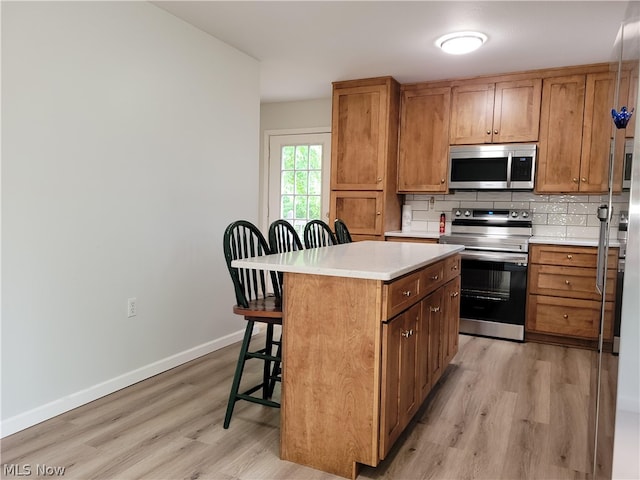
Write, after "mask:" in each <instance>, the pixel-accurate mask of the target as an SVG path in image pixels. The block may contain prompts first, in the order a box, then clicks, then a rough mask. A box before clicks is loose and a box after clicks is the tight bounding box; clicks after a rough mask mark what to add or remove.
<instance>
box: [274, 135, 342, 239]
mask: <svg viewBox="0 0 640 480" xmlns="http://www.w3.org/2000/svg"><path fill="white" fill-rule="evenodd" d="M330 165H331V134H330V133H313V134H293V135H270V136H269V208H268V214H267V222H268V224H269V225H270V224H271V223H272V222H273V221H275V220H278V219H280V218H284V219H285V220H287V221H288V222H289V223H291V224H292V225H293V226H294V228H295V229H296V230H297V231H298V234H299V235H300V237H301V238H302V235H303V231H304V226H305V225H306V224H307V222H308V221H309V220H314V219H320V220H324V221H325V222H326V221H327V220H328V218H329V193H330V189H329V188H330V176H329V173H330V172H329V171H330Z"/></svg>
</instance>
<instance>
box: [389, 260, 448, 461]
mask: <svg viewBox="0 0 640 480" xmlns="http://www.w3.org/2000/svg"><path fill="white" fill-rule="evenodd" d="M440 264H441V265H442V266H441V267H440V269H439V270H440V273H439V274H438V275H440V277H439V279H438V280H433V281H435V282H439V281H440V282H441V281H442V279H443V278H444V279H445V280H446V277H444V276H443V271H444V268H443V267H444V266H445V264H446V262H440ZM433 270H434V268H433V267H432V268H431V271H430V272H429V269H427V270H426V271H427V275H423V276H422V278H423V279H424V278H433V277H434V275H433ZM456 275H457V274H456ZM423 283H424V280H423ZM459 321H460V277H459V276H455V277H454V278H453V280H449V282H448V283H446V284H445V285H443V286H442V287H440V288H438V289H437V290H435V291H432V293H430V294H428V295H427V296H426V297H424V298H423V299H422V300H421V301H420V302H419V303H417V304H415V305H413V306H412V307H411V308H409V309H408V310H406V311H405V312H404V313H401V314H400V315H398V316H397V317H394V318H393V319H392V320H390V321H389V322H387V323H385V324H384V325H383V330H382V331H383V342H382V365H383V373H382V374H383V379H382V386H383V390H382V405H383V408H384V411H383V417H382V421H381V425H382V430H381V437H380V458H381V459H383V458H385V457H386V455H387V453H389V450H390V448H391V447H392V446H393V444H394V442H395V441H396V440H397V439H398V437H399V436H400V434H401V433H402V431H403V430H404V429H405V427H406V426H407V425H408V424H409V422H410V421H411V419H412V418H413V416H414V415H415V413H416V411H417V410H418V408H419V407H420V405H421V404H422V402H423V401H424V400H425V399H426V398H427V395H428V394H429V392H430V391H431V388H432V387H433V386H434V385H435V384H436V383H437V382H438V380H439V379H440V377H441V376H442V372H443V371H444V369H445V368H446V366H447V365H448V364H449V362H450V361H451V359H452V358H453V357H454V356H455V354H456V353H457V352H458V333H459Z"/></svg>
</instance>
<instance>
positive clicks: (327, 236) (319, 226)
mask: <svg viewBox="0 0 640 480" xmlns="http://www.w3.org/2000/svg"><path fill="white" fill-rule="evenodd" d="M337 244H338V241H337V240H336V237H335V235H334V234H333V232H332V231H331V229H330V228H329V225H327V224H326V223H325V222H323V221H322V220H311V221H310V222H308V223H307V224H306V225H305V226H304V246H305V248H316V247H327V246H329V245H337Z"/></svg>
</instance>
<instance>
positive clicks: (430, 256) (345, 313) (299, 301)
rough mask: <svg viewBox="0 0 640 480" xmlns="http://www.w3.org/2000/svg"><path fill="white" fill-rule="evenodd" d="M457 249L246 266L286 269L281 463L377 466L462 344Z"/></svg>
mask: <svg viewBox="0 0 640 480" xmlns="http://www.w3.org/2000/svg"><path fill="white" fill-rule="evenodd" d="M462 250H463V247H462V246H458V245H429V244H418V243H402V242H377V241H364V242H356V243H350V244H344V245H334V246H331V247H322V248H315V249H309V250H302V251H298V252H289V253H283V254H277V255H268V256H263V257H254V258H251V259H245V260H235V261H234V262H233V263H232V265H233V266H235V267H245V268H247V267H250V268H260V269H265V270H276V271H281V272H285V275H284V292H283V311H284V319H283V351H282V359H283V360H282V363H283V380H282V416H281V435H280V456H281V458H282V459H283V460H289V461H292V462H295V463H299V464H303V465H308V466H311V467H313V468H317V469H319V470H324V471H326V472H330V473H333V474H336V475H340V476H342V477H346V478H355V477H356V476H357V474H358V465H359V464H366V465H371V466H374V467H375V466H376V465H377V464H378V463H379V461H380V460H382V459H384V458H385V456H386V455H387V453H388V452H389V450H390V448H391V446H392V445H393V443H394V442H395V441H396V439H397V438H398V436H399V435H400V433H402V431H403V430H404V428H405V427H406V426H407V424H408V423H409V421H410V420H411V418H412V417H413V416H414V414H415V413H416V412H417V410H418V408H419V407H420V405H421V404H422V403H423V401H424V399H425V398H426V396H427V394H428V393H429V391H430V389H431V387H432V386H433V385H435V383H436V382H437V381H438V379H439V378H440V375H441V374H442V371H443V370H444V368H445V367H446V365H447V364H448V363H449V361H450V360H451V358H453V356H454V355H455V353H456V352H457V348H458V343H457V342H458V322H459V316H460V315H459V311H460V310H459V305H460V304H459V301H460V296H459V292H460V277H459V274H460V256H459V255H458V252H460V251H462Z"/></svg>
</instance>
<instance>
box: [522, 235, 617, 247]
mask: <svg viewBox="0 0 640 480" xmlns="http://www.w3.org/2000/svg"><path fill="white" fill-rule="evenodd" d="M529 243H530V244H542V245H571V246H575V247H597V246H598V239H597V238H587V237H545V236H542V235H534V236H533V237H531V238H530V239H529ZM609 246H610V247H612V248H618V247H620V241H619V240H618V239H617V238H610V239H609Z"/></svg>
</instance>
